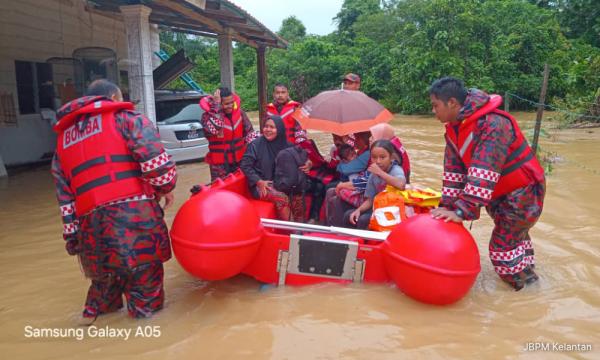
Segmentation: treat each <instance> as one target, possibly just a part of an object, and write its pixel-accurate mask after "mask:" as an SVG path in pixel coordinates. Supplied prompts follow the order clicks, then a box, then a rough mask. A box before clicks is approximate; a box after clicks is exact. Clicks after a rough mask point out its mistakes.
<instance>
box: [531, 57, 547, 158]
mask: <svg viewBox="0 0 600 360" xmlns="http://www.w3.org/2000/svg"><path fill="white" fill-rule="evenodd" d="M549 75H550V67H549V66H548V63H546V64H544V80H543V81H542V90H541V92H540V101H539V105H538V109H537V116H536V118H535V130H534V132H533V144H532V147H533V153H534V154H535V155H537V147H538V140H539V137H540V129H541V127H542V115H543V114H544V102H545V101H546V90H547V89H548V77H549Z"/></svg>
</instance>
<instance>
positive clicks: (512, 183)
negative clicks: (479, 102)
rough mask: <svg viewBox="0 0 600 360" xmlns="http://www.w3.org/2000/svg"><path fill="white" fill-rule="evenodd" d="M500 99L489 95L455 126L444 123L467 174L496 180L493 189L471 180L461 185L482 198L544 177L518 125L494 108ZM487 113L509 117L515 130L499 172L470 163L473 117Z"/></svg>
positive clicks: (466, 190) (450, 141)
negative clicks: (485, 101)
mask: <svg viewBox="0 0 600 360" xmlns="http://www.w3.org/2000/svg"><path fill="white" fill-rule="evenodd" d="M501 103H502V97H501V96H499V95H490V100H489V101H488V103H487V104H486V105H484V106H483V107H481V108H480V109H478V110H477V111H476V112H475V113H473V114H472V115H471V116H469V117H468V118H466V119H464V120H463V121H462V122H461V123H460V125H458V129H456V127H455V126H453V125H451V124H446V141H447V142H448V143H449V144H450V145H451V146H453V147H454V148H455V149H456V151H457V152H458V154H459V156H460V158H461V159H462V162H463V164H464V165H465V168H467V169H468V173H467V175H468V176H471V177H477V178H480V179H483V180H486V181H490V182H493V183H496V185H495V187H494V190H493V191H492V190H490V189H487V188H482V187H477V186H474V185H471V184H467V185H466V186H465V188H464V190H463V191H464V192H465V193H467V194H469V195H473V196H476V197H480V198H483V199H486V200H490V199H496V198H498V197H500V196H502V195H505V194H508V193H510V192H512V191H514V190H516V189H518V188H521V187H524V186H526V185H529V184H532V183H534V182H541V181H543V179H544V170H543V168H542V167H541V166H540V164H539V162H538V161H537V158H536V157H535V155H534V153H533V151H532V150H531V147H529V144H528V143H527V140H526V139H525V137H524V136H523V133H522V132H521V130H520V129H519V126H518V124H517V121H516V119H515V118H514V117H513V116H512V115H510V114H509V113H507V112H504V111H501V110H498V109H497V108H498V106H500V104H501ZM489 114H497V115H500V116H503V117H505V118H507V119H509V120H510V122H511V125H512V128H513V132H514V134H515V141H514V142H513V143H511V144H510V146H509V148H508V156H507V158H506V161H505V163H504V165H503V166H502V170H501V173H497V172H494V171H491V170H487V169H481V168H477V167H473V166H471V160H472V155H473V150H474V142H473V140H474V138H475V136H474V132H475V129H476V126H477V121H478V120H479V119H480V118H482V117H484V116H487V115H489Z"/></svg>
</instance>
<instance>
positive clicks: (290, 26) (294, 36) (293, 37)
mask: <svg viewBox="0 0 600 360" xmlns="http://www.w3.org/2000/svg"><path fill="white" fill-rule="evenodd" d="M278 34H279V35H280V36H281V37H282V38H284V39H286V40H287V41H290V42H295V41H298V40H301V39H303V38H304V37H305V36H306V27H305V26H304V24H302V21H300V20H299V19H298V18H297V17H295V16H293V15H292V16H290V17H287V18H285V19H283V21H282V22H281V28H279V32H278Z"/></svg>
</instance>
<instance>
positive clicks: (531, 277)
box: [440, 89, 545, 290]
mask: <svg viewBox="0 0 600 360" xmlns="http://www.w3.org/2000/svg"><path fill="white" fill-rule="evenodd" d="M488 99H489V97H488V95H487V94H485V93H484V92H482V91H480V90H477V89H472V90H470V91H469V94H468V96H467V99H466V101H465V105H464V106H463V108H462V109H461V110H460V113H459V117H458V119H459V120H463V119H465V118H467V117H468V116H470V115H471V114H473V113H474V112H475V111H476V110H477V109H479V108H481V107H482V106H483V105H485V103H487V101H488ZM454 130H456V131H457V128H456V129H454ZM514 141H515V135H514V131H513V127H512V125H511V122H510V120H509V119H507V118H505V117H503V116H500V115H498V114H489V115H488V116H487V117H486V116H484V117H481V118H480V119H479V120H477V126H476V130H475V132H474V137H473V144H474V145H473V154H472V160H471V166H475V167H477V168H478V169H483V170H486V171H490V172H494V173H498V174H499V173H501V172H502V166H503V165H504V164H505V162H506V159H507V156H508V148H509V146H510V144H511V143H513V142H514ZM468 170H469V169H466V168H465V165H464V164H463V162H462V160H461V157H460V155H459V154H458V153H457V151H456V150H455V148H454V147H453V146H450V145H446V150H445V155H444V180H443V189H442V200H441V202H440V206H442V207H445V208H447V209H450V210H456V209H460V210H462V212H463V214H464V215H463V219H464V220H475V219H478V218H479V215H480V214H479V211H480V208H481V207H482V206H485V207H486V210H487V212H488V213H489V214H490V216H491V217H492V218H493V219H494V223H495V227H494V230H493V232H492V236H491V239H490V243H489V257H490V260H491V261H492V265H493V266H494V270H495V271H496V273H497V274H498V275H499V276H500V277H501V278H502V279H503V280H504V281H506V282H507V283H509V284H510V285H511V286H513V287H514V288H515V289H516V290H519V289H521V288H522V287H523V286H524V285H525V283H527V282H529V281H535V280H536V279H537V275H536V274H535V272H534V271H533V269H534V267H535V261H534V256H533V246H532V244H531V238H530V237H529V229H531V228H532V227H533V225H535V223H536V222H537V220H538V218H539V217H540V215H541V213H542V207H543V203H544V193H545V182H544V181H543V179H542V181H532V183H531V184H530V185H527V186H525V187H521V188H519V189H516V190H514V191H512V192H510V193H508V194H506V195H504V196H501V197H499V198H497V199H495V200H491V199H489V197H486V196H483V193H489V194H491V192H492V191H493V190H494V187H495V185H496V182H495V181H493V180H490V179H484V178H481V177H477V176H473V175H471V173H470V172H469V171H468ZM472 189H479V190H481V191H471V190H472Z"/></svg>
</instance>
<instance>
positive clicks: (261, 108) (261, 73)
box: [256, 45, 267, 132]
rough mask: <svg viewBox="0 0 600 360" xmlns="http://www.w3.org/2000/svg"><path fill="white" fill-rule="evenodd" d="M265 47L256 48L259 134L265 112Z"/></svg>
mask: <svg viewBox="0 0 600 360" xmlns="http://www.w3.org/2000/svg"><path fill="white" fill-rule="evenodd" d="M265 49H266V48H265V46H263V45H261V46H259V47H258V48H256V67H257V71H256V74H257V76H258V82H257V84H258V117H259V124H260V125H259V126H260V132H262V128H263V125H264V124H263V123H264V121H265V116H266V111H267V62H266V60H265Z"/></svg>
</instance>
